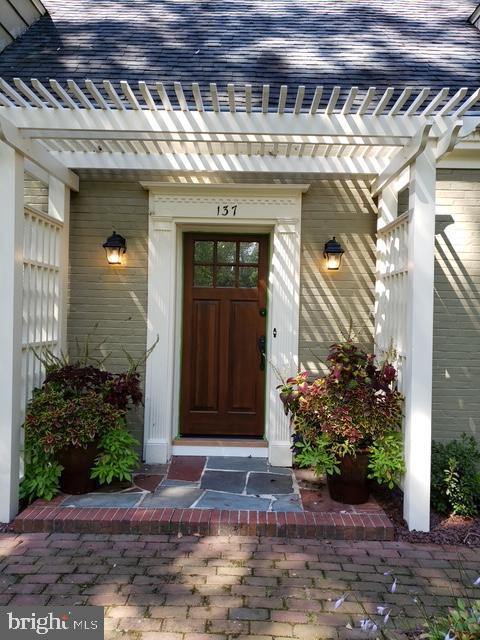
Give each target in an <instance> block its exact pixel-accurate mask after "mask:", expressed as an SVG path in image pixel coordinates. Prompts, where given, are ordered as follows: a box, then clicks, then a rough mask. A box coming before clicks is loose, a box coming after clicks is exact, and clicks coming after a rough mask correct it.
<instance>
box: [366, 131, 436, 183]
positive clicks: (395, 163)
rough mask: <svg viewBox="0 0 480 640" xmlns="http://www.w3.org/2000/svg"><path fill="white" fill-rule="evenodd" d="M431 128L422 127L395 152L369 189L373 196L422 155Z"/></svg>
mask: <svg viewBox="0 0 480 640" xmlns="http://www.w3.org/2000/svg"><path fill="white" fill-rule="evenodd" d="M432 126H433V125H432V124H431V123H429V124H425V125H423V127H422V128H421V129H420V131H419V132H418V133H417V134H416V136H415V138H414V139H413V140H412V141H411V142H410V144H408V145H406V146H405V147H403V148H402V149H400V150H399V151H397V153H396V154H395V155H394V156H393V158H392V159H391V160H390V162H389V163H388V166H387V167H386V168H385V169H384V170H383V171H382V173H381V174H380V175H379V176H378V177H377V178H376V179H375V180H374V182H373V184H372V187H371V192H372V195H373V196H376V195H377V194H378V193H379V192H380V191H382V190H383V189H385V187H387V186H388V185H389V184H390V183H391V182H392V180H395V178H396V177H397V176H398V175H400V173H402V171H403V170H404V169H406V167H408V166H409V165H410V164H412V162H413V161H414V160H415V158H417V157H418V156H419V155H420V154H421V153H422V151H423V150H424V149H425V146H426V144H427V140H428V136H429V135H430V132H431V130H432Z"/></svg>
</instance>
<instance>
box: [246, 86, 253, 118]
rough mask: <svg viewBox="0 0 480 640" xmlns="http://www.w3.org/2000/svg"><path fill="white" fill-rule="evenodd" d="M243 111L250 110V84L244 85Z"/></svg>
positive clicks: (248, 111)
mask: <svg viewBox="0 0 480 640" xmlns="http://www.w3.org/2000/svg"><path fill="white" fill-rule="evenodd" d="M245 111H246V112H247V113H251V112H252V85H251V84H246V85H245Z"/></svg>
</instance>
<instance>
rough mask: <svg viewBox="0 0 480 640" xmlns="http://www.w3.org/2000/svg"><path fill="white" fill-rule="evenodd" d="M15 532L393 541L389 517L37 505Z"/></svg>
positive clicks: (26, 512)
mask: <svg viewBox="0 0 480 640" xmlns="http://www.w3.org/2000/svg"><path fill="white" fill-rule="evenodd" d="M13 529H14V531H15V532H16V533H34V532H46V533H50V532H61V533H114V534H116V533H134V534H144V535H150V534H153V535H155V534H169V535H172V534H173V535H175V534H178V533H181V534H183V535H245V536H252V535H253V536H271V537H284V538H316V539H333V540H380V541H381V540H393V539H394V528H393V525H392V523H391V521H390V520H389V518H388V517H387V516H386V515H379V514H351V513H313V512H308V511H307V512H298V513H297V512H283V511H277V512H268V513H267V512H265V511H224V510H214V509H141V508H134V509H127V508H124V509H115V508H113V509H108V508H101V509H91V508H69V507H58V506H56V505H55V504H51V503H50V504H49V503H43V504H39V503H38V502H37V503H34V504H33V505H31V506H30V507H27V509H25V510H24V511H22V512H21V513H20V514H19V515H18V516H17V518H16V519H15V520H14V521H13Z"/></svg>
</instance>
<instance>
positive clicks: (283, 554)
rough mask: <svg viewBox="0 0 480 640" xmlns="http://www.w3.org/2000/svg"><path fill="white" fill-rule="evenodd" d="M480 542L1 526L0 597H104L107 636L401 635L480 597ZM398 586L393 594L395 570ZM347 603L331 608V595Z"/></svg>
mask: <svg viewBox="0 0 480 640" xmlns="http://www.w3.org/2000/svg"><path fill="white" fill-rule="evenodd" d="M479 574H480V555H479V553H478V549H467V548H465V547H446V546H433V545H413V544H410V543H403V542H365V541H364V542H350V541H335V540H334V541H328V540H321V541H320V540H312V539H296V540H286V539H282V538H272V537H256V536H243V537H242V536H228V537H226V536H218V537H211V536H208V537H202V536H183V537H178V534H177V535H174V536H168V535H144V536H140V535H137V534H130V535H107V534H101V533H86V534H79V533H75V534H68V533H53V534H46V533H29V534H19V535H18V534H1V535H0V604H2V605H14V604H27V605H40V604H50V605H66V604H70V605H72V604H74V603H80V604H84V605H89V604H97V605H100V606H103V607H105V628H106V633H105V637H106V638H107V640H110V639H111V640H116V639H117V638H119V639H120V638H121V637H122V638H135V639H136V640H172V638H173V639H174V640H233V638H237V639H239V638H243V639H244V640H246V639H247V638H251V639H252V640H285V639H286V638H289V639H290V640H308V639H311V640H324V639H325V640H327V639H329V638H332V639H333V640H350V639H351V640H354V639H356V638H367V637H368V636H366V635H365V634H364V633H362V632H361V631H360V628H359V626H360V620H361V619H363V618H365V617H372V618H373V619H374V620H375V621H376V622H380V619H381V616H379V615H378V614H377V607H378V606H382V607H387V608H388V609H390V608H391V609H392V612H391V618H390V621H389V623H388V626H387V628H386V631H389V632H390V634H391V636H390V637H392V638H393V637H402V632H403V631H405V630H411V629H413V628H415V627H416V626H417V625H418V624H420V623H421V622H422V614H421V609H420V607H419V606H418V605H417V604H415V602H414V598H416V599H417V600H419V602H420V604H421V606H422V607H424V608H425V610H426V612H427V614H428V615H432V614H433V613H436V612H439V611H440V610H441V609H442V608H444V607H446V606H449V605H452V604H454V600H455V598H456V597H457V596H465V595H466V594H468V595H469V596H470V597H478V595H477V594H480V588H474V587H473V582H474V580H475V579H476V578H477V576H478V575H479ZM394 578H396V580H397V589H396V592H395V593H391V585H392V582H393V579H394ZM344 594H346V599H345V602H344V603H343V604H342V605H341V606H340V607H339V608H338V609H334V603H335V601H336V600H337V599H338V598H340V597H341V596H342V595H344Z"/></svg>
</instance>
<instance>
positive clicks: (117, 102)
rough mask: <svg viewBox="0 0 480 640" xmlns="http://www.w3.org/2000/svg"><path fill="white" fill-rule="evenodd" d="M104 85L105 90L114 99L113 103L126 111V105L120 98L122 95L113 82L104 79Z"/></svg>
mask: <svg viewBox="0 0 480 640" xmlns="http://www.w3.org/2000/svg"><path fill="white" fill-rule="evenodd" d="M103 86H104V87H105V91H106V92H107V93H108V95H109V96H110V99H111V100H112V102H113V104H114V105H115V106H116V107H117V109H120V110H121V111H124V110H125V105H124V104H123V102H122V101H121V100H120V96H119V95H118V93H117V92H116V91H115V89H114V87H113V85H112V83H111V82H110V81H109V80H104V81H103Z"/></svg>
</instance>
